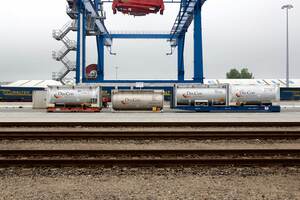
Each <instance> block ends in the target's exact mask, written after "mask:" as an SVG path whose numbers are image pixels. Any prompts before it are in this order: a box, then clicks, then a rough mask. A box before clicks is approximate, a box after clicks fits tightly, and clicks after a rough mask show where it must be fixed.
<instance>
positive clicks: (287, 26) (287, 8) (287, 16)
mask: <svg viewBox="0 0 300 200" xmlns="http://www.w3.org/2000/svg"><path fill="white" fill-rule="evenodd" d="M292 8H294V7H293V5H291V4H287V5H284V6H282V7H281V9H283V10H284V9H285V10H286V87H289V84H290V77H289V70H290V69H289V68H290V66H289V65H290V60H289V10H290V9H292Z"/></svg>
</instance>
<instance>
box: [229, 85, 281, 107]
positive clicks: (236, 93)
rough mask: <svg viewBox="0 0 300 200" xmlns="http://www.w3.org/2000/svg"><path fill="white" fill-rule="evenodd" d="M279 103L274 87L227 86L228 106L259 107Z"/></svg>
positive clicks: (276, 88) (277, 93) (278, 94)
mask: <svg viewBox="0 0 300 200" xmlns="http://www.w3.org/2000/svg"><path fill="white" fill-rule="evenodd" d="M278 101H280V88H279V86H276V85H229V102H230V105H241V104H244V105H259V104H271V103H273V102H278Z"/></svg>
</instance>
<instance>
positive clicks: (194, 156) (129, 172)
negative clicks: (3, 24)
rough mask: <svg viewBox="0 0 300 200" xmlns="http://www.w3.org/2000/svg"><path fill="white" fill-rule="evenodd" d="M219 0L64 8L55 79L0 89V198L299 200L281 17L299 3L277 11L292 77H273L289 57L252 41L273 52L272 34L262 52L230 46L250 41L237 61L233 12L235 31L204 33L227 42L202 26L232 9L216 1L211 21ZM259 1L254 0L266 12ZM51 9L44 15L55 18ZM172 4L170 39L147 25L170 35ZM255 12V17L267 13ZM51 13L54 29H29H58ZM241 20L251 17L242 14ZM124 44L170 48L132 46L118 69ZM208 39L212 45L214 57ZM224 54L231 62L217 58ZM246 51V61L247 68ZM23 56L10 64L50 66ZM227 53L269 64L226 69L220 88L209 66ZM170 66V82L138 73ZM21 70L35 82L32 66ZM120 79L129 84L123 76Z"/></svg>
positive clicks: (294, 93) (78, 0)
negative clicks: (26, 62)
mask: <svg viewBox="0 0 300 200" xmlns="http://www.w3.org/2000/svg"><path fill="white" fill-rule="evenodd" d="M29 1H30V0H29ZM29 1H28V2H26V3H29ZM213 1H214V0H66V1H65V2H64V3H65V4H64V5H66V10H65V11H66V13H65V18H61V19H64V20H65V19H66V18H68V19H69V21H68V22H67V23H66V24H65V25H64V26H62V28H60V29H55V30H53V31H52V43H55V44H58V45H59V44H61V45H62V47H61V49H59V50H55V51H52V54H51V55H52V58H51V55H50V59H53V60H52V61H53V62H55V63H60V64H62V69H61V70H60V71H59V72H54V73H53V74H52V80H18V81H11V82H9V81H6V80H1V81H3V82H1V84H0V180H1V181H0V199H300V192H299V191H300V79H298V78H297V77H296V76H297V75H295V74H292V72H293V73H294V71H289V70H290V69H289V67H290V62H289V32H288V30H289V29H288V28H289V21H288V20H289V18H288V17H289V10H290V9H293V8H294V7H293V6H292V5H289V4H288V5H284V6H282V9H283V10H284V11H286V12H285V13H286V17H287V21H286V26H287V32H286V36H287V43H286V49H287V53H286V55H285V56H286V57H285V59H286V77H285V78H284V79H283V78H282V79H280V78H279V79H275V78H273V79H270V78H267V77H272V70H273V66H275V65H274V63H276V62H277V64H278V63H279V62H281V60H280V59H283V58H281V57H280V56H278V55H277V54H276V56H272V58H270V57H267V56H266V57H259V58H257V57H255V55H256V54H259V55H260V56H265V55H262V54H266V55H267V50H266V49H263V47H262V45H261V46H259V45H260V43H262V44H263V45H264V46H267V45H268V44H274V45H277V46H273V49H274V51H276V49H278V47H280V48H283V47H282V46H283V45H282V44H281V43H278V42H277V43H276V41H275V40H272V41H269V40H268V38H267V37H270V35H268V36H267V37H265V38H264V37H263V36H261V37H258V36H256V38H255V42H254V41H253V43H255V44H257V47H256V48H255V49H251V45H250V43H252V42H251V39H250V38H251V37H250V36H249V40H248V37H247V41H246V42H248V44H247V43H245V42H244V40H241V39H240V41H239V39H238V38H237V41H239V42H238V43H240V45H241V44H242V45H243V46H244V49H239V51H240V53H241V55H238V54H236V53H235V52H234V51H231V49H230V48H231V47H233V46H235V44H234V42H232V41H231V40H230V38H229V35H233V37H236V36H234V35H235V34H241V33H239V32H238V30H235V29H234V28H233V25H236V24H238V20H237V19H239V18H240V17H242V13H241V11H240V10H235V11H234V12H233V11H231V13H234V15H235V21H231V22H230V24H226V23H224V24H223V20H225V18H227V17H229V16H226V17H225V15H224V16H223V17H221V19H218V20H217V21H220V22H222V24H219V25H218V26H216V25H210V26H211V27H214V31H213V34H212V33H210V35H214V34H216V35H218V34H223V35H225V36H226V37H228V38H226V40H228V41H230V46H226V43H222V42H221V39H220V40H219V39H218V38H219V36H216V35H214V37H215V38H214V40H213V42H212V41H211V40H210V39H209V37H208V35H209V34H208V32H206V31H207V30H208V29H209V28H211V27H209V26H208V24H210V23H212V22H213V21H216V20H215V18H216V17H220V16H222V15H221V14H222V10H226V8H225V7H224V4H223V6H219V7H221V8H222V10H218V11H214V15H213V18H209V17H208V16H207V15H206V12H208V11H209V7H210V6H211V5H213V4H210V2H213ZM226 1H229V0H226ZM246 1H247V0H245V1H244V2H246ZM249 1H250V0H249ZM251 2H253V1H251ZM265 2H267V1H265ZM265 2H264V3H262V2H259V3H260V4H262V5H263V7H264V9H266V8H267V6H266V5H264V4H266V3H265ZM48 3H49V2H48ZM51 3H52V2H51ZM51 3H50V4H51ZM218 3H220V5H221V3H222V2H220V1H218ZM50 4H49V5H47V7H49V10H53V8H55V9H57V10H59V9H58V6H55V7H53V8H51V6H50ZM53 4H55V5H56V4H57V5H58V3H57V2H55V3H53ZM234 4H237V2H234ZM273 4H274V1H272V5H273ZM295 4H296V3H295ZM60 5H61V2H60ZM228 5H231V4H230V2H228ZM247 5H248V4H247ZM249 5H250V3H249ZM299 5H300V4H299ZM43 6H45V5H43ZM172 6H174V7H176V9H177V10H176V12H175V16H173V18H174V19H173V18H172V23H171V24H169V25H170V27H169V28H170V29H169V30H167V31H150V30H148V29H147V30H142V29H144V28H145V27H148V26H149V27H152V26H154V25H159V26H158V27H167V26H166V24H164V22H163V20H162V19H164V18H168V19H169V18H170V15H172V11H174V10H175V9H173V8H174V7H172ZM231 6H233V5H231ZM4 7H5V6H4ZM7 7H8V6H7ZM223 7H224V8H223ZM22 9H23V7H22ZM24 9H25V7H24ZM35 9H36V11H37V8H35ZM172 9H173V10H172ZM227 9H228V8H227ZM247 9H248V6H247ZM255 9H256V10H255V11H256V15H258V12H261V11H258V10H259V8H255ZM43 12H46V11H43ZM55 12H56V11H55ZM242 12H245V13H246V11H242ZM16 13H17V12H16ZM32 13H34V12H32ZM173 14H174V13H173ZM243 14H244V13H243ZM0 15H1V14H0ZM38 15H39V14H38ZM56 15H57V16H58V13H56ZM256 15H255V16H256ZM51 16H52V17H51V20H50V21H45V22H43V23H37V24H39V25H46V24H50V25H51V26H53V24H52V22H55V19H56V18H54V17H53V11H52V13H51ZM57 16H55V17H57ZM245 16H246V18H247V19H250V18H254V17H253V16H251V17H250V14H249V13H248V14H245ZM270 16H272V21H278V23H280V20H278V19H275V18H274V15H270ZM39 17H40V18H42V16H39ZM3 18H4V17H3ZM148 18H149V19H150V21H146V20H145V21H139V20H142V19H148ZM222 18H223V19H222ZM260 18H263V17H262V16H260ZM294 18H295V17H294ZM57 19H59V18H57ZM125 19H127V20H128V21H129V22H131V21H132V22H135V23H136V22H137V23H139V22H143V26H141V27H138V28H140V30H138V31H132V30H129V31H127V30H120V31H115V30H112V29H113V28H112V27H114V26H113V24H117V27H121V29H124V27H126V28H127V27H130V25H129V23H128V21H127V22H125ZM151 19H152V21H151ZM158 19H159V20H160V19H161V21H158ZM212 19H213V20H212ZM123 20H124V21H123ZM239 20H240V19H239ZM241 21H242V22H243V23H242V24H247V25H248V26H249V27H247V28H249V30H251V31H249V30H248V29H247V28H246V29H245V28H244V29H245V30H243V31H244V32H243V34H245V33H246V32H247V34H250V33H249V32H251V34H250V35H252V34H254V35H255V33H254V32H255V31H253V30H256V29H257V30H260V29H261V28H257V27H256V28H253V27H252V26H253V24H251V23H250V21H249V22H247V21H245V18H243V19H242V18H241ZM259 21H260V20H256V21H255V23H254V24H255V25H257V24H259ZM158 22H159V23H158ZM232 22H234V23H232ZM262 22H263V21H262ZM60 23H62V22H60ZM160 23H161V24H160ZM264 23H265V24H268V23H266V22H264ZM26 24H30V23H26ZM265 24H264V27H267V26H266V25H265ZM39 25H37V26H39ZM57 25H58V24H57ZM124 25H125V26H124ZM219 26H220V27H223V28H225V29H228V30H231V33H230V34H229V33H228V32H226V30H225V29H223V30H221V29H220V30H219V29H218V28H219ZM231 26H232V27H231ZM270 27H271V26H270ZM270 27H267V28H266V29H271V28H270ZM37 29H42V26H40V27H38V28H37ZM239 29H242V28H239ZM272 30H273V27H272ZM275 30H276V29H275V28H274V33H273V34H274V35H276V34H275V32H276V31H275ZM295 30H296V29H295ZM295 30H294V31H295ZM49 33H51V30H49ZM0 34H1V33H0ZM24 35H26V34H24ZM37 35H38V33H36V34H35V37H36V38H37V39H38V37H37ZM241 35H242V34H241ZM295 35H297V34H295ZM298 35H299V34H298ZM261 38H263V39H264V41H263V42H261V41H260V39H261ZM0 39H1V37H0ZM53 39H54V40H53ZM73 39H74V40H73ZM29 40H30V39H28V41H29ZM120 40H122V41H127V40H130V41H132V40H134V41H135V42H131V43H132V44H135V45H137V46H139V45H140V44H142V42H141V43H140V42H139V41H140V40H146V41H150V40H151V41H153V40H155V41H157V40H160V41H163V43H164V44H167V45H166V46H167V48H165V47H164V48H163V47H162V46H158V47H156V46H155V45H156V44H158V43H155V42H153V43H151V45H152V46H151V48H153V49H154V50H155V52H154V51H153V52H152V53H149V52H147V50H148V49H144V48H143V47H142V46H139V47H140V48H139V50H138V51H139V52H138V53H133V50H132V49H131V47H130V46H128V48H126V52H125V54H124V55H126V56H125V57H126V60H125V61H122V62H121V57H122V53H121V49H122V48H118V47H119V45H120V46H121V44H122V43H119V41H120ZM137 40H139V41H137ZM8 41H9V38H8ZM16 43H17V42H16ZM212 43H216V44H218V45H220V46H213V48H211V46H210V45H211V44H212ZM124 44H125V43H124ZM295 44H298V43H296V42H295V43H293V45H294V46H296V45H295ZM43 45H44V46H50V45H49V44H48V45H47V44H46V43H45V44H43ZM126 45H129V43H126ZM12 46H13V45H12ZM31 46H32V48H38V47H39V46H38V44H35V45H32V44H31ZM204 47H205V48H204ZM245 47H247V48H245ZM0 48H1V47H0ZM51 48H54V46H51ZM206 48H207V49H206ZM222 48H223V49H226V53H225V52H223V54H220V53H219V52H218V50H220V49H222ZM24 49H25V48H24ZM166 49H168V51H167V52H164V53H163V57H169V58H170V60H173V61H174V59H175V61H176V62H168V63H166V62H165V63H164V61H163V59H162V57H160V56H158V55H157V54H156V53H159V51H158V50H161V51H166ZM191 49H192V51H190V50H191ZM211 49H213V51H211ZM260 49H261V50H260ZM0 50H1V49H0ZM156 50H157V51H156ZM206 50H208V51H206ZM28 51H30V49H28ZM245 51H246V52H247V59H248V58H250V57H251V59H252V60H251V61H249V60H247V59H244V60H243V61H241V60H242V58H243V55H242V52H245ZM6 52H9V49H8V50H7V51H5V53H6ZM212 52H213V53H212ZM228 52H229V53H228ZM253 52H255V54H254V53H253ZM23 53H24V56H20V58H15V60H18V59H20V62H23V60H22V59H23V57H24V58H26V59H28V60H30V61H31V62H32V63H38V67H41V66H43V67H45V68H46V67H47V65H46V64H45V63H43V62H44V61H42V60H43V59H42V57H38V56H36V57H35V58H34V59H32V58H29V57H28V56H25V53H26V52H23ZM277 53H278V52H277ZM119 54H120V57H119ZM143 54H145V55H143ZM155 55H156V56H157V58H156V57H155V58H154V56H155ZM5 56H9V55H6V54H5ZM5 56H4V57H5ZM222 56H224V57H226V59H225V60H226V65H228V67H229V66H231V65H232V66H233V67H234V65H236V66H237V67H239V66H243V65H246V66H247V65H249V69H250V67H253V66H256V65H257V68H259V67H260V66H261V65H266V66H268V68H267V69H259V72H258V71H252V69H251V72H253V74H252V73H251V72H249V71H248V68H243V69H241V70H240V69H238V68H237V69H238V70H237V69H235V68H232V69H231V71H230V72H228V73H226V77H227V78H226V79H223V78H222V76H219V75H214V77H213V76H211V74H210V73H211V72H212V71H214V72H213V73H215V74H218V73H219V72H217V71H218V70H219V69H216V68H214V70H212V69H210V70H211V71H210V72H209V73H208V72H207V71H209V70H208V68H210V67H211V66H213V65H216V66H217V67H219V65H218V63H217V62H215V63H214V62H211V60H214V61H215V60H216V61H218V62H219V60H221V57H222ZM252 56H253V58H252ZM27 57H28V58H27ZM275 57H276V58H275ZM277 57H278V58H280V59H279V60H277ZM212 58H213V59H212ZM26 59H25V60H26ZM239 59H241V60H239ZM40 60H41V61H40ZM270 60H272V61H273V60H274V62H271V61H270ZM130 61H141V62H140V64H139V65H140V66H138V67H139V68H141V67H145V66H148V69H145V70H143V71H142V75H137V74H138V73H137V71H138V70H137V68H135V66H131V64H129V63H130ZM150 61H151V62H152V61H153V63H150ZM266 61H269V64H265V62H266ZM295 62H297V60H296V59H295V60H292V62H291V63H292V65H294V63H295ZM3 63H4V64H3ZM3 63H2V61H1V60H0V67H2V65H3V66H6V67H7V66H8V67H10V65H9V64H7V63H6V62H5V61H3ZM157 63H158V64H157ZM220 63H222V62H220ZM266 63H267V62H266ZM270 63H272V64H270ZM44 64H45V66H44ZM33 65H34V64H33ZM51 65H54V64H53V63H52V64H51ZM281 65H282V63H281ZM166 66H167V67H169V68H170V67H172V66H175V68H174V69H176V76H172V77H173V78H168V79H163V78H160V77H163V76H157V77H155V78H154V79H147V78H142V77H144V76H143V75H145V77H147V76H146V75H149V74H152V73H153V72H155V73H159V74H161V75H164V74H166V75H168V77H171V74H172V72H171V70H170V71H168V72H166V71H164V68H165V67H166ZM22 67H23V66H22ZM26 67H28V68H30V66H25V65H24V68H26ZM126 67H127V68H126ZM224 67H225V66H224ZM247 67H248V66H247ZM112 68H113V69H114V70H115V71H114V72H113V73H115V78H112V70H111V69H112ZM121 68H122V69H121ZM119 69H120V71H118V70H119ZM26 70H27V69H26ZM35 70H36V69H35ZM122 70H123V71H122ZM206 70H207V71H206ZM221 70H222V69H220V71H221ZM234 70H236V71H237V74H235V75H234V73H231V72H234ZM239 70H240V72H239ZM274 70H275V67H274ZM3 71H4V70H3ZM125 71H126V73H125ZM21 72H22V73H24V78H25V75H26V73H25V71H22V70H20V72H18V73H15V77H12V78H10V77H7V79H11V80H16V79H17V78H16V77H20V75H22V73H21ZM119 72H120V74H121V77H122V78H120V74H119ZM122 73H123V74H122ZM278 73H279V72H278ZM27 74H31V75H32V77H37V76H39V75H40V74H38V72H36V73H34V70H31V71H30V70H28V72H27ZM124 74H125V75H127V76H128V77H130V76H131V77H137V78H124V77H125V75H124ZM153 74H154V73H153ZM290 74H291V75H293V76H291V77H292V78H290ZM233 75H234V76H233ZM22 76H23V75H22ZM174 77H175V78H174ZM207 77H213V78H207ZM218 77H219V78H218ZM257 77H266V78H257ZM280 77H282V75H281V76H280ZM295 77H296V78H295ZM5 78H6V77H5ZM40 78H41V77H40Z"/></svg>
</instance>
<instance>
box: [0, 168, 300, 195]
mask: <svg viewBox="0 0 300 200" xmlns="http://www.w3.org/2000/svg"><path fill="white" fill-rule="evenodd" d="M299 175H300V168H299V167H288V168H284V167H271V168H258V167H253V168H252V167H191V168H180V167H178V168H126V167H123V168H122V167H112V168H103V167H96V168H72V167H70V168H67V167H65V168H18V167H17V168H0V199H5V200H6V199H8V200H9V199H87V200H89V199H300V176H299Z"/></svg>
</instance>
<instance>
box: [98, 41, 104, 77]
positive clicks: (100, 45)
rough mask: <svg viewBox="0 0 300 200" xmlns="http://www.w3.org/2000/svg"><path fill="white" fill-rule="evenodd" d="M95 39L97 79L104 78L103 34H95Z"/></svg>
mask: <svg viewBox="0 0 300 200" xmlns="http://www.w3.org/2000/svg"><path fill="white" fill-rule="evenodd" d="M96 40H97V51H98V69H97V80H98V81H103V80H104V36H102V35H99V36H96Z"/></svg>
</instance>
